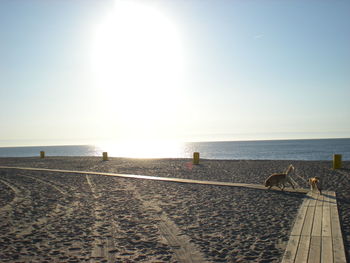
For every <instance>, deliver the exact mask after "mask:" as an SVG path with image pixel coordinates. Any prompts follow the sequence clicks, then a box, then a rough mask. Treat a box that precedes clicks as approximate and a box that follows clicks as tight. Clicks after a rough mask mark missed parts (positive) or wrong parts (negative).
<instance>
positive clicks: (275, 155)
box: [0, 139, 350, 160]
mask: <svg viewBox="0 0 350 263" xmlns="http://www.w3.org/2000/svg"><path fill="white" fill-rule="evenodd" d="M40 151H45V154H46V156H101V155H102V152H104V151H107V152H108V155H109V156H110V157H134V158H191V157H192V154H193V152H200V157H201V158H206V159H226V160H239V159H242V160H332V158H333V154H341V155H342V159H343V160H350V139H315V140H269V141H227V142H187V143H176V144H174V143H171V144H170V143H169V144H167V143H160V144H159V143H158V144H156V143H148V144H143V143H134V144H127V143H126V144H114V145H104V146H97V145H69V146H35V147H0V157H32V156H39V153H40Z"/></svg>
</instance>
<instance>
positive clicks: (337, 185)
mask: <svg viewBox="0 0 350 263" xmlns="http://www.w3.org/2000/svg"><path fill="white" fill-rule="evenodd" d="M289 164H292V165H293V166H294V167H295V168H296V170H295V174H293V175H292V177H293V179H294V180H295V181H296V182H297V183H298V184H299V186H300V187H302V188H307V187H308V186H307V184H306V181H305V180H306V179H307V178H309V177H313V176H319V177H320V178H321V180H322V182H323V188H324V189H327V190H332V191H335V192H336V193H337V199H338V208H339V216H340V221H341V225H342V231H343V237H344V242H345V243H344V244H345V248H346V251H347V255H348V257H349V253H350V246H349V244H350V201H349V200H350V191H349V190H348V189H349V186H350V162H343V169H340V170H333V169H332V163H331V162H329V161H273V160H259V161H254V160H201V161H200V164H199V165H193V164H192V160H191V159H128V158H110V159H109V161H102V158H100V157H47V158H44V159H40V158H38V157H27V158H0V166H1V165H2V166H11V167H37V168H49V169H64V170H75V171H93V172H108V173H120V174H136V175H147V176H158V177H172V178H173V177H174V178H185V179H194V180H210V181H221V182H235V183H249V184H263V183H264V180H265V179H266V178H267V177H268V176H269V175H270V174H272V173H276V172H283V171H285V170H286V169H287V167H288V165H289ZM304 196H305V194H301V193H290V192H281V191H279V190H278V191H274V190H259V189H249V188H241V187H227V186H213V185H211V186H210V185H197V184H184V183H174V182H161V181H154V180H143V179H132V178H119V177H110V176H102V175H87V174H79V173H78V174H64V173H58V172H49V171H26V170H16V169H0V213H1V218H2V220H1V222H0V224H1V227H0V246H1V247H2V249H1V252H0V261H1V262H280V261H281V259H282V257H283V253H284V250H285V248H286V245H287V242H288V239H289V234H290V231H291V229H292V227H293V223H294V220H295V217H296V215H297V213H298V209H299V206H300V205H301V203H302V201H303V198H304Z"/></svg>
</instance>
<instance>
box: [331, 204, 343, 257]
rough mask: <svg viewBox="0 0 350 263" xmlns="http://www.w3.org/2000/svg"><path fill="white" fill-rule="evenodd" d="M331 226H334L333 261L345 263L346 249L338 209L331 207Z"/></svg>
mask: <svg viewBox="0 0 350 263" xmlns="http://www.w3.org/2000/svg"><path fill="white" fill-rule="evenodd" d="M330 208H331V226H332V241H333V259H334V262H339V263H345V262H346V256H345V249H344V242H343V236H342V231H341V226H340V221H339V214H338V207H337V206H336V205H335V206H333V205H331V207H330Z"/></svg>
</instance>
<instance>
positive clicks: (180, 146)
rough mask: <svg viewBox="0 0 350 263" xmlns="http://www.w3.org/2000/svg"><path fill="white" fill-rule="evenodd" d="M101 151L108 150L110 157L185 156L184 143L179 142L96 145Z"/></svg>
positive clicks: (135, 142) (130, 142)
mask: <svg viewBox="0 0 350 263" xmlns="http://www.w3.org/2000/svg"><path fill="white" fill-rule="evenodd" d="M98 148H100V149H101V152H102V151H106V152H108V156H111V157H130V158H169V157H171V158H183V157H190V155H189V156H186V155H187V154H186V151H185V149H186V145H185V143H180V142H167V141H159V142H157V141H156V142H155V141H152V142H143V141H141V142H140V141H134V142H132V141H129V142H111V143H102V144H99V145H98Z"/></svg>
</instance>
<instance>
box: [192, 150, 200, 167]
mask: <svg viewBox="0 0 350 263" xmlns="http://www.w3.org/2000/svg"><path fill="white" fill-rule="evenodd" d="M193 164H199V152H194V153H193Z"/></svg>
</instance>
